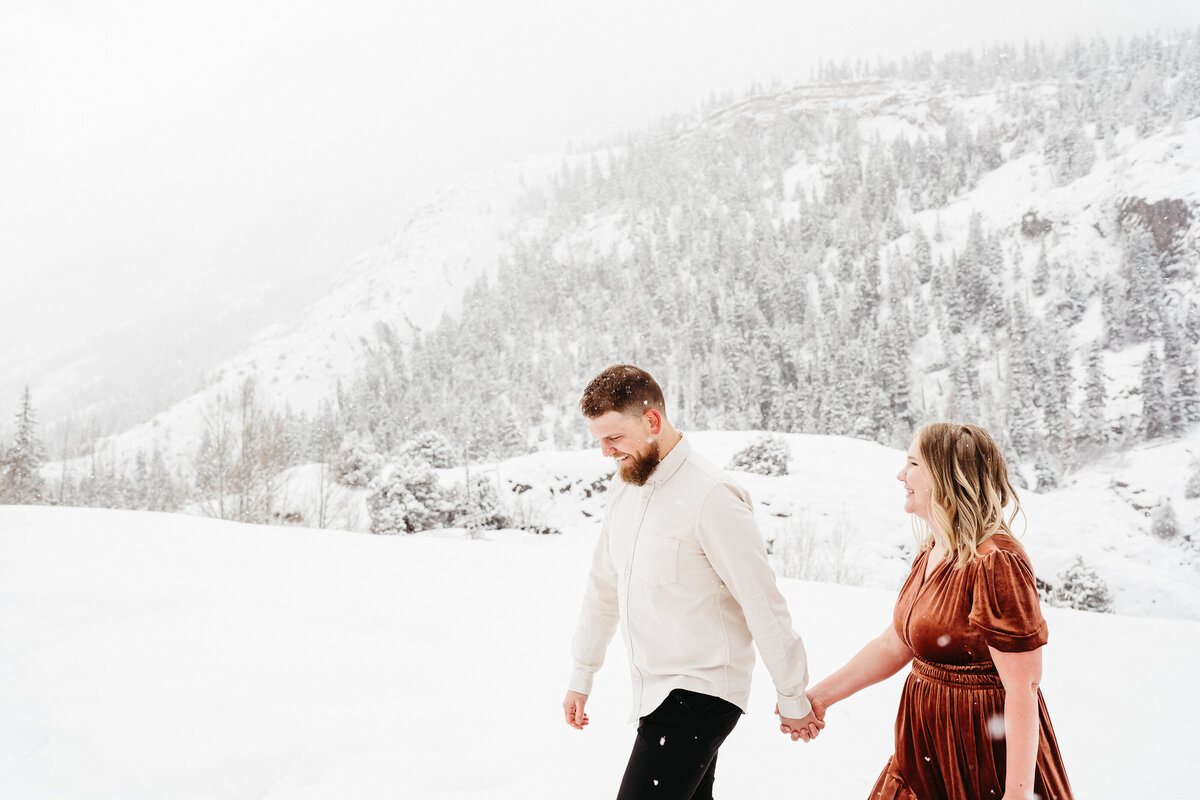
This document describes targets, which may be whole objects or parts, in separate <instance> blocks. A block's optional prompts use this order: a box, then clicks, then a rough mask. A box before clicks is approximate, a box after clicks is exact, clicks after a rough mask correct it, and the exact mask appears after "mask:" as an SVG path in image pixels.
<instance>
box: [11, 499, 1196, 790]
mask: <svg viewBox="0 0 1200 800" xmlns="http://www.w3.org/2000/svg"><path fill="white" fill-rule="evenodd" d="M594 530H595V526H594V525H592V526H586V527H584V526H580V527H577V528H574V529H570V530H566V531H565V532H564V534H563V535H562V536H540V537H539V536H532V535H528V534H517V533H496V534H489V535H488V537H489V538H488V539H487V540H484V541H469V540H467V539H466V538H465V536H464V535H463V534H461V533H453V532H451V533H444V534H439V535H418V536H408V537H376V536H370V535H364V534H353V533H344V532H335V531H314V530H307V529H296V528H280V527H255V526H247V525H237V524H233V523H226V522H217V521H212V520H206V519H202V518H196V517H186V516H174V515H161V514H150V513H136V512H120V511H104V510H84V509H67V508H44V507H42V508H38V507H0V640H2V641H3V647H2V648H0V704H2V706H0V797H5V798H21V799H22V800H37V799H38V798H54V799H55V800H72V799H73V798H87V800H102V799H104V798H113V799H114V800H143V799H145V800H151V799H153V800H195V799H198V798H247V799H248V798H269V799H270V800H282V799H283V798H347V797H363V798H365V797H397V798H419V799H422V800H423V799H425V798H429V799H430V800H441V799H442V798H446V799H447V800H448V799H449V798H454V800H464V799H467V798H488V800H509V799H510V798H511V799H512V800H517V798H520V799H521V800H527V799H528V798H561V797H573V798H583V799H585V800H586V798H609V797H612V796H613V795H614V794H615V789H616V786H617V783H618V782H619V779H620V774H621V771H622V769H623V766H624V762H625V759H626V756H627V753H628V749H629V747H630V744H631V742H632V736H633V728H632V727H631V726H629V725H626V724H625V721H624V720H625V717H626V714H627V712H628V703H629V698H628V684H627V677H626V674H625V664H624V652H623V651H622V649H621V646H620V644H619V642H617V643H614V646H613V648H612V650H610V653H609V663H608V664H607V665H606V667H605V669H604V670H602V671H601V673H600V675H599V677H598V679H597V682H596V686H595V690H594V694H593V697H592V700H591V703H590V704H589V708H588V710H589V712H590V715H591V719H592V724H591V726H590V727H589V728H588V729H587V730H585V731H583V732H579V731H574V730H571V729H569V728H568V727H567V726H566V725H564V724H563V722H562V721H561V712H560V709H559V703H560V701H561V699H562V694H563V691H564V681H565V679H566V675H567V671H568V658H567V649H568V643H569V640H570V637H571V632H572V628H573V623H574V618H575V612H576V609H577V606H578V602H579V598H580V594H581V591H582V587H583V579H584V574H585V571H586V566H587V560H588V556H589V551H590V548H591V544H592V541H593V537H594ZM782 587H783V591H784V593H785V595H786V596H787V598H788V601H789V603H790V605H791V608H792V611H793V614H794V616H795V620H796V625H797V628H798V629H799V630H800V631H801V632H802V633H803V635H804V636H805V640H806V643H807V645H808V649H809V653H810V660H811V668H812V673H813V677H814V678H820V677H821V676H823V675H825V674H826V673H827V672H829V671H830V670H832V669H834V668H835V667H837V666H838V665H839V664H840V663H841V661H842V660H843V659H845V658H846V657H848V656H849V655H851V654H852V653H853V652H854V651H855V650H856V649H857V648H858V647H859V646H860V645H861V644H862V643H864V642H865V641H866V640H867V639H868V638H869V637H871V636H873V635H874V634H875V633H877V632H878V631H879V630H881V629H882V628H883V626H884V625H886V624H887V623H888V620H889V619H890V609H891V604H892V600H893V593H892V592H891V591H884V590H878V589H861V588H852V587H846V586H839V585H832V584H823V583H808V582H801V581H794V580H784V581H782ZM1046 614H1047V617H1048V618H1049V622H1050V629H1051V639H1050V644H1049V646H1048V647H1047V648H1046V650H1045V676H1044V681H1043V689H1044V692H1045V696H1046V700H1047V702H1048V704H1049V707H1050V710H1051V714H1052V717H1053V720H1054V724H1055V727H1056V730H1057V733H1058V737H1059V742H1060V744H1061V746H1062V750H1063V755H1064V758H1065V761H1066V765H1067V769H1068V773H1069V775H1070V778H1071V781H1072V783H1073V784H1074V787H1075V789H1076V792H1077V796H1078V797H1080V798H1086V799H1087V800H1106V799H1109V798H1111V799H1112V800H1116V799H1117V798H1121V799H1122V800H1124V799H1125V798H1130V797H1146V798H1150V797H1153V798H1156V799H1158V800H1172V798H1179V799H1182V798H1189V797H1192V798H1194V797H1195V796H1196V793H1195V779H1194V775H1193V770H1192V765H1193V764H1194V754H1192V755H1189V753H1192V746H1191V742H1192V741H1193V739H1194V737H1193V736H1192V735H1191V734H1190V733H1189V732H1194V731H1195V730H1197V729H1198V728H1200V694H1197V692H1195V691H1194V683H1193V682H1194V675H1195V664H1196V663H1197V662H1198V661H1200V623H1197V622H1194V621H1188V620H1174V619H1163V618H1141V617H1126V616H1113V615H1095V614H1087V613H1083V612H1075V611H1066V610H1062V609H1053V608H1051V609H1047V610H1046ZM755 681H756V683H755V687H754V694H753V697H752V701H751V708H750V709H749V713H748V714H747V716H745V717H744V718H743V720H742V722H741V723H740V724H739V726H738V728H737V730H735V732H734V733H733V735H732V736H731V737H730V739H729V741H728V742H727V744H726V745H725V747H724V748H723V749H722V753H721V759H720V764H719V769H718V777H717V781H718V783H717V787H718V790H719V791H720V792H721V794H722V796H724V797H726V798H734V800H736V799H737V798H754V797H770V796H792V797H795V796H806V797H820V798H830V799H831V800H838V798H856V799H857V798H862V797H865V795H866V792H867V790H868V789H869V787H870V785H871V784H872V782H873V781H874V779H875V776H876V774H877V772H878V771H879V769H880V768H881V766H882V765H883V762H884V760H885V759H886V757H887V755H888V753H889V752H890V748H891V744H890V737H891V727H892V721H893V716H894V712H895V706H896V702H897V699H898V697H899V690H900V684H899V678H895V679H893V680H892V681H890V682H888V683H886V684H883V685H880V686H877V687H874V688H873V689H871V690H868V691H867V692H864V693H862V694H861V695H860V696H858V697H856V698H853V699H851V700H849V701H847V702H845V703H844V704H842V705H840V706H838V707H835V708H834V709H833V711H832V712H831V715H830V719H829V727H828V728H827V729H826V731H825V733H824V734H823V735H822V736H821V737H820V739H819V740H818V741H816V742H814V743H813V744H810V745H804V744H802V743H793V742H791V741H790V740H788V739H786V738H784V737H783V736H781V735H780V734H778V733H777V730H776V726H775V723H774V717H773V716H772V715H771V713H770V712H771V709H772V706H773V694H772V691H771V686H770V681H769V679H768V678H767V675H766V673H765V672H764V671H763V670H762V669H761V666H760V668H759V671H758V673H757V675H756V678H755Z"/></svg>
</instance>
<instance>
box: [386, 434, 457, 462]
mask: <svg viewBox="0 0 1200 800" xmlns="http://www.w3.org/2000/svg"><path fill="white" fill-rule="evenodd" d="M400 452H401V453H402V454H404V455H407V456H410V457H412V458H417V459H421V460H423V461H425V462H426V463H428V464H429V465H430V466H431V467H434V468H435V469H448V468H450V467H453V466H454V465H455V464H456V463H458V462H459V461H460V460H461V459H460V458H456V457H455V455H454V449H453V448H452V447H451V446H450V440H449V439H447V438H446V437H445V436H443V435H442V434H441V433H439V432H437V431H432V430H425V431H420V432H419V433H417V434H416V435H415V436H413V437H412V438H411V439H409V440H408V441H407V442H405V443H404V446H403V447H402V448H401V450H400Z"/></svg>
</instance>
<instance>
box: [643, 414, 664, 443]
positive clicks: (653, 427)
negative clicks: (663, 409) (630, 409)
mask: <svg viewBox="0 0 1200 800" xmlns="http://www.w3.org/2000/svg"><path fill="white" fill-rule="evenodd" d="M642 418H643V419H645V420H646V421H647V422H649V423H650V435H651V436H658V434H659V432H660V431H661V430H662V414H659V413H658V411H656V410H655V409H653V408H648V409H646V410H645V411H644V412H642Z"/></svg>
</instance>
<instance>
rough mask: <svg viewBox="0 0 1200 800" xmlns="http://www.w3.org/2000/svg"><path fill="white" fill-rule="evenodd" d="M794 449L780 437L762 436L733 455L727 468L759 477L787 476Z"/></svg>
mask: <svg viewBox="0 0 1200 800" xmlns="http://www.w3.org/2000/svg"><path fill="white" fill-rule="evenodd" d="M791 456H792V449H791V448H790V447H788V444H787V442H785V441H784V440H783V439H781V438H779V437H778V436H762V437H760V438H758V439H755V440H754V441H752V442H750V444H748V445H746V446H745V447H743V448H742V449H741V450H739V451H737V452H736V453H734V454H733V458H731V459H730V460H729V463H728V464H727V465H726V466H725V468H726V469H730V470H735V471H737V472H753V473H755V474H757V475H787V474H788V459H789V458H791Z"/></svg>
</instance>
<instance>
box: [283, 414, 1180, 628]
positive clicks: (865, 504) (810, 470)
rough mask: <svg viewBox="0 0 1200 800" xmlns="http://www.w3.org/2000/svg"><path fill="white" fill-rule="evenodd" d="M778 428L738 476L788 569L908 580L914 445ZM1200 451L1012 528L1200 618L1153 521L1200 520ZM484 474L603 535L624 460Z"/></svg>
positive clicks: (365, 517)
mask: <svg viewBox="0 0 1200 800" xmlns="http://www.w3.org/2000/svg"><path fill="white" fill-rule="evenodd" d="M688 435H689V436H690V437H691V438H692V440H693V442H694V443H695V447H696V448H697V450H698V452H700V453H701V454H703V455H704V456H706V457H707V458H709V459H710V460H712V461H713V462H715V463H717V464H718V465H721V466H724V465H726V464H728V463H729V461H730V459H731V458H732V456H733V455H734V454H735V453H736V452H738V451H739V450H741V449H743V448H744V447H746V446H747V445H748V444H749V443H751V442H753V441H755V440H756V439H758V438H759V437H760V436H762V435H764V434H762V433H760V432H731V431H698V432H693V433H689V434H688ZM772 435H774V436H777V437H778V438H779V439H781V440H783V441H784V442H786V443H787V445H788V447H789V448H790V450H791V460H790V464H789V474H787V475H784V476H778V477H773V476H764V475H756V474H751V473H743V472H739V473H732V474H734V475H735V476H736V478H737V480H739V481H741V482H742V483H743V485H744V486H745V487H746V488H747V489H748V490H749V491H750V494H751V496H752V498H753V499H754V501H755V505H756V512H757V515H758V519H759V525H760V527H761V528H762V530H763V535H764V537H765V538H766V539H767V540H768V541H770V542H771V544H772V551H773V552H772V555H773V561H774V563H775V566H776V569H778V570H779V571H780V572H781V573H782V574H785V575H788V576H790V577H795V578H803V579H808V580H817V581H824V582H830V583H844V584H851V585H859V586H865V587H870V588H875V589H888V588H891V587H895V586H898V585H899V584H900V583H901V582H902V581H903V579H904V576H905V575H907V574H908V565H909V563H910V562H911V559H912V557H913V556H914V555H915V553H916V550H915V547H916V540H915V536H914V533H913V530H912V527H911V524H910V521H909V518H908V517H907V516H906V515H905V514H904V513H903V511H902V505H903V498H902V497H901V486H900V484H899V483H898V482H897V481H896V479H895V476H896V473H897V472H898V471H899V469H900V467H901V465H902V464H903V462H904V453H903V451H901V450H895V449H892V448H888V447H883V446H881V445H878V444H874V443H872V442H863V441H859V440H856V439H849V438H846V437H840V436H811V435H804V434H772ZM1197 452H1200V437H1197V438H1194V439H1192V440H1190V441H1180V442H1175V443H1173V444H1171V445H1168V446H1160V447H1140V448H1134V449H1131V450H1129V451H1128V452H1126V453H1123V454H1121V455H1119V456H1113V457H1110V458H1108V459H1106V460H1105V461H1103V462H1101V463H1099V464H1096V465H1094V466H1091V467H1088V468H1086V469H1084V470H1082V471H1080V472H1079V473H1077V474H1076V475H1074V476H1073V477H1072V480H1071V483H1070V485H1069V486H1066V487H1064V488H1061V489H1057V490H1055V491H1051V492H1044V493H1040V494H1039V493H1037V492H1033V491H1030V490H1025V491H1022V492H1021V493H1020V494H1021V503H1022V506H1023V509H1024V512H1025V513H1024V517H1021V516H1018V517H1017V518H1016V521H1015V522H1014V523H1013V524H1014V528H1015V531H1016V534H1017V536H1018V537H1019V538H1020V539H1021V541H1022V542H1023V543H1024V545H1025V547H1026V548H1027V549H1028V550H1029V552H1030V555H1031V557H1032V558H1033V560H1034V566H1035V567H1036V569H1037V573H1038V577H1039V578H1041V579H1042V580H1043V581H1045V582H1046V583H1048V584H1050V585H1051V586H1057V585H1059V584H1060V582H1061V581H1060V576H1061V574H1062V573H1063V572H1064V571H1065V570H1066V569H1067V568H1068V567H1070V566H1071V565H1072V564H1073V562H1074V561H1075V560H1076V559H1077V558H1082V559H1083V561H1084V563H1085V564H1086V565H1087V566H1089V567H1091V568H1092V569H1093V570H1095V572H1096V574H1097V575H1098V576H1099V578H1100V579H1101V580H1102V581H1103V582H1104V583H1105V584H1107V586H1108V588H1109V589H1110V591H1111V592H1112V608H1113V611H1115V612H1116V613H1118V614H1127V615H1135V616H1150V617H1175V618H1186V619H1194V620H1200V543H1197V542H1195V541H1193V540H1190V539H1188V538H1186V536H1185V535H1181V536H1179V537H1178V538H1176V539H1174V540H1171V541H1163V540H1161V539H1159V538H1157V537H1155V536H1154V535H1153V534H1152V533H1151V516H1150V512H1151V511H1153V510H1154V509H1155V508H1156V507H1157V506H1158V504H1159V503H1160V502H1161V501H1162V498H1163V497H1169V498H1171V499H1172V501H1173V503H1174V505H1175V510H1176V513H1177V515H1178V518H1179V521H1180V523H1181V527H1182V528H1183V530H1192V531H1194V530H1197V529H1198V528H1200V499H1190V500H1189V499H1186V498H1185V497H1184V492H1183V482H1184V479H1185V477H1186V474H1187V468H1188V465H1189V464H1190V461H1191V458H1192V454H1193V453H1197ZM471 470H472V474H473V475H475V476H476V478H478V477H480V476H486V477H487V478H489V479H490V480H491V481H492V482H493V483H494V484H495V485H496V487H497V488H498V490H499V494H500V496H501V498H502V500H501V502H502V506H503V510H504V512H505V514H506V515H507V516H508V517H509V519H511V520H512V521H513V523H514V524H527V525H531V526H541V527H546V528H551V529H555V530H559V531H572V530H575V529H579V530H584V531H594V530H595V529H596V528H597V526H598V525H599V519H600V515H601V514H602V513H603V507H604V495H603V493H601V492H597V491H596V489H597V487H598V486H603V485H604V481H605V480H606V478H607V476H609V475H610V474H611V473H612V464H611V462H610V461H609V460H608V459H605V458H603V457H602V456H601V455H600V452H599V448H593V449H590V450H584V451H564V452H543V453H534V454H530V455H526V456H519V457H517V458H512V459H506V460H503V461H499V462H494V463H490V464H476V465H474V466H472V468H471ZM439 472H440V475H441V479H442V482H443V483H444V484H445V485H447V486H451V485H455V484H461V483H462V482H463V479H464V476H463V471H462V470H461V469H446V470H440V471H439ZM318 480H319V479H318V475H317V473H316V471H315V470H314V469H313V468H311V467H306V468H301V469H298V470H296V471H295V472H294V473H292V474H291V475H290V479H289V482H288V484H287V485H286V488H285V489H284V490H283V492H282V494H284V495H285V497H286V499H285V500H284V501H282V502H281V503H280V505H279V507H278V513H279V515H280V516H281V517H283V516H287V517H289V518H291V519H296V520H300V521H302V524H303V523H307V524H314V522H313V521H314V520H315V519H316V516H315V515H316V513H317V511H316V509H315V506H314V502H315V498H316V497H317V494H318V492H319V490H320V488H321V487H320V485H319V482H318ZM337 491H338V497H337V500H336V503H335V505H336V510H335V511H333V512H331V513H329V514H328V515H327V516H328V518H329V519H330V520H331V522H330V523H329V524H331V525H333V526H339V525H348V526H351V527H353V528H355V529H356V530H359V531H367V530H369V525H370V520H369V513H368V511H367V509H366V506H365V503H364V502H363V496H364V495H365V492H363V491H361V490H360V491H357V492H354V491H348V490H346V489H345V488H344V487H337ZM554 538H555V537H545V539H544V540H545V541H547V542H549V541H551V540H552V539H554ZM1193 538H1194V537H1193Z"/></svg>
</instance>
